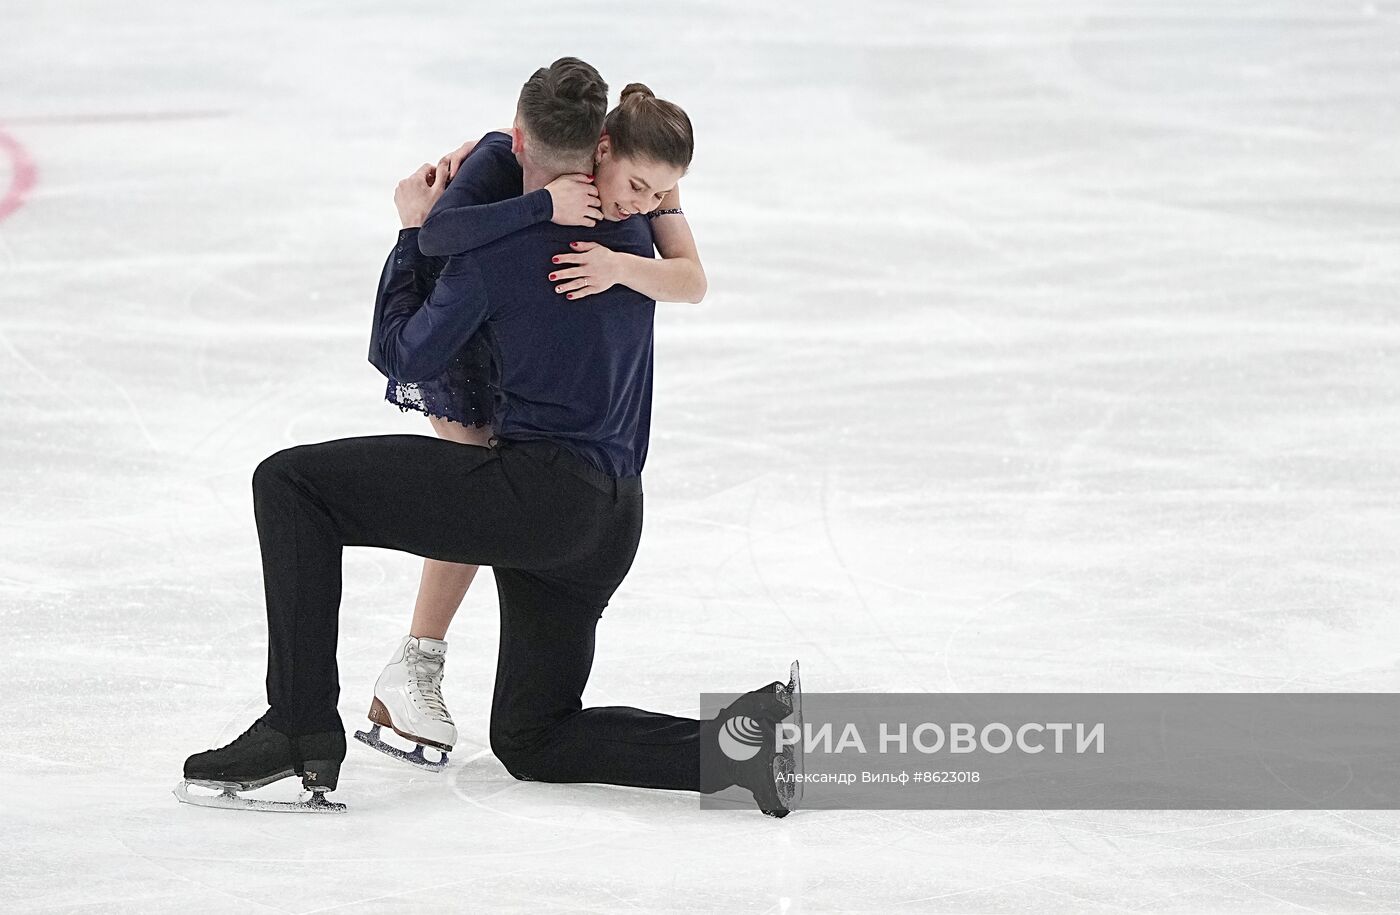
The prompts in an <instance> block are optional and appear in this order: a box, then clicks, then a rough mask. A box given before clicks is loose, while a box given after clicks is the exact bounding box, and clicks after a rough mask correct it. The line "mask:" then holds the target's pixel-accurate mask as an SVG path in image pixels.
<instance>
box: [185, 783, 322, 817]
mask: <svg viewBox="0 0 1400 915" xmlns="http://www.w3.org/2000/svg"><path fill="white" fill-rule="evenodd" d="M192 787H193V788H208V789H211V790H214V791H218V792H219V793H218V794H203V793H201V792H196V791H191V790H190V788H192ZM240 790H250V789H244V788H242V786H240V785H235V784H230V783H228V782H201V781H182V782H180V783H179V784H178V785H176V786H175V790H174V791H173V792H172V793H173V794H174V795H175V797H176V799H178V800H179V801H180V803H182V804H193V805H194V806H196V807H216V808H219V809H221V810H262V811H266V812H269V813H344V812H345V805H344V804H338V803H336V802H335V801H328V800H326V795H325V792H324V791H312V792H311V796H310V797H309V798H306V799H304V800H300V801H269V800H264V799H262V798H255V797H244V796H243V795H241V794H238V792H239V791H240Z"/></svg>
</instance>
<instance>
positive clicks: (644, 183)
mask: <svg viewBox="0 0 1400 915" xmlns="http://www.w3.org/2000/svg"><path fill="white" fill-rule="evenodd" d="M595 158H596V162H597V164H596V165H595V167H594V171H593V185H594V186H595V187H596V188H598V197H599V198H600V199H601V201H602V206H603V218H604V219H607V220H610V221H611V222H621V221H622V220H624V219H628V218H630V217H632V216H637V215H640V214H643V213H650V212H651V211H652V210H654V209H656V207H657V205H658V204H660V203H661V198H662V197H665V196H666V193H667V192H668V191H670V190H671V189H672V188H673V187H675V186H676V182H677V181H679V180H681V169H680V168H678V167H676V166H674V165H666V164H664V163H661V162H653V161H652V160H650V159H625V158H622V157H621V156H618V155H616V154H615V153H614V152H613V149H612V142H611V141H610V140H609V139H608V137H607V135H606V134H605V135H604V136H603V138H602V139H601V140H599V141H598V152H597V155H596V157H595Z"/></svg>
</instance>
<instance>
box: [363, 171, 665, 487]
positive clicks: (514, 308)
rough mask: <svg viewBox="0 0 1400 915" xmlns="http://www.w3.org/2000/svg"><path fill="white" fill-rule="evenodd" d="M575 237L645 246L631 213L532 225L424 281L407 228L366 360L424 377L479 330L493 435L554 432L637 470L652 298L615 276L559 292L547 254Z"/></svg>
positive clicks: (397, 373)
mask: <svg viewBox="0 0 1400 915" xmlns="http://www.w3.org/2000/svg"><path fill="white" fill-rule="evenodd" d="M453 183H454V184H455V183H456V182H455V180H454V182H453ZM450 189H451V187H450V186H449V191H450ZM444 196H445V195H444ZM572 241H594V242H597V243H598V244H601V245H605V246H607V247H608V248H611V249H612V250H614V251H622V252H625V253H628V254H635V255H638V256H639V257H651V256H652V251H653V248H652V235H651V228H650V226H649V225H648V224H647V220H645V219H639V218H637V217H633V218H631V219H627V220H624V221H622V222H602V223H599V224H598V225H597V226H595V227H593V228H579V227H567V228H566V227H563V226H556V225H554V224H553V223H550V222H543V223H535V224H533V225H531V226H529V227H527V228H525V229H522V230H520V231H517V232H515V233H513V234H511V235H508V236H506V237H505V238H501V239H498V240H497V241H494V242H491V243H489V244H487V245H484V246H482V247H479V248H477V249H476V250H474V251H472V252H471V253H469V254H463V255H458V256H456V257H452V258H450V259H449V260H448V262H447V265H446V266H445V267H444V268H443V270H442V272H441V274H440V275H439V276H438V277H437V280H436V282H435V283H433V284H432V286H431V290H430V291H426V287H427V280H426V275H427V274H428V273H429V272H430V271H431V269H432V264H431V261H430V260H429V258H428V257H427V256H425V255H424V254H423V253H422V251H420V250H419V247H420V243H421V233H420V231H419V230H418V229H404V230H403V231H402V232H400V233H399V242H398V246H397V247H396V249H395V251H394V254H393V257H392V258H391V261H390V263H389V265H388V267H387V268H386V269H387V273H386V276H385V281H384V283H383V284H382V286H381V295H380V297H379V301H378V302H377V303H376V308H375V326H374V334H373V338H372V340H371V350H370V361H371V362H373V363H374V364H375V366H376V367H377V368H379V370H380V371H382V372H384V373H385V374H386V375H389V376H390V377H393V378H398V379H401V380H404V381H417V380H419V379H426V378H431V377H433V376H434V375H435V374H436V373H438V372H441V371H442V370H443V368H444V366H446V365H447V364H448V361H449V360H450V359H451V358H452V356H453V354H454V353H455V352H456V351H457V350H458V349H459V348H460V347H461V346H462V345H463V344H464V343H465V342H466V341H467V340H468V339H469V338H470V337H471V336H472V335H473V334H474V333H476V332H477V331H478V330H481V331H484V332H485V333H486V335H487V340H488V342H489V345H490V347H491V349H492V355H493V364H494V369H495V371H494V374H495V377H494V378H493V379H492V383H493V387H494V389H495V400H496V403H495V408H496V418H495V429H496V435H497V436H498V437H500V438H502V439H506V440H511V439H515V440H540V439H543V440H548V441H552V442H556V443H558V444H559V445H561V446H563V447H564V448H566V449H568V450H569V451H571V452H573V453H574V454H576V455H578V456H579V457H581V458H583V459H584V460H586V461H588V462H589V463H590V464H592V465H593V466H594V467H596V468H598V469H599V470H601V471H603V472H604V473H606V474H608V475H609V476H614V477H626V476H634V475H636V474H639V473H641V470H642V466H643V464H645V462H646V454H647V443H648V438H649V436H650V432H651V394H652V328H653V320H654V318H655V312H656V303H655V301H653V300H652V299H649V298H647V297H646V296H644V295H642V294H641V293H638V292H634V291H632V290H631V289H628V288H626V287H623V286H614V287H612V288H611V289H609V290H607V291H605V292H601V293H597V294H595V295H590V296H587V297H586V298H583V299H578V300H573V301H571V300H569V299H566V298H565V297H564V296H562V295H559V294H558V293H556V292H555V291H554V284H553V283H552V282H550V281H549V279H548V275H549V271H550V267H551V266H552V265H551V258H552V257H554V256H555V255H557V254H561V253H564V252H567V251H568V250H569V243H570V242H572Z"/></svg>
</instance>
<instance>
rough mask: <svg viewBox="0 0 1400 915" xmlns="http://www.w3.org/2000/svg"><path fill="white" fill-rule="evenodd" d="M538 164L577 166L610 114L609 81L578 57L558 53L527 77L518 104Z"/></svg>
mask: <svg viewBox="0 0 1400 915" xmlns="http://www.w3.org/2000/svg"><path fill="white" fill-rule="evenodd" d="M516 110H517V111H518V112H519V115H520V126H521V128H523V129H524V131H525V133H526V135H527V136H528V137H529V140H530V142H529V143H527V145H526V149H527V153H528V155H529V156H530V159H531V160H532V161H533V162H534V163H535V164H536V165H540V166H545V165H551V164H552V165H559V166H575V165H577V164H578V163H579V160H581V159H589V160H591V157H592V155H593V150H594V148H595V147H596V146H597V144H598V137H599V136H600V135H601V134H602V132H603V119H604V118H605V117H606V116H607V113H608V84H607V83H606V82H604V81H603V77H602V76H600V75H599V74H598V71H597V70H595V69H593V68H592V67H591V66H589V65H588V64H586V63H584V62H583V61H581V60H579V59H578V58H577V57H561V58H559V59H558V60H556V61H555V62H554V63H552V64H550V65H549V66H548V67H541V68H540V69H538V70H536V71H535V74H534V75H533V76H531V77H530V78H529V79H528V80H526V81H525V85H524V86H523V87H522V88H521V90H520V102H519V103H518V104H517V106H516Z"/></svg>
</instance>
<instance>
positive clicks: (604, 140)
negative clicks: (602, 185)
mask: <svg viewBox="0 0 1400 915" xmlns="http://www.w3.org/2000/svg"><path fill="white" fill-rule="evenodd" d="M611 152H612V140H611V139H609V138H608V135H607V134H603V135H602V136H601V137H599V138H598V148H597V149H595V150H594V151H593V161H594V162H601V161H603V160H604V159H606V158H607V157H608V155H609V154H610V153H611Z"/></svg>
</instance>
